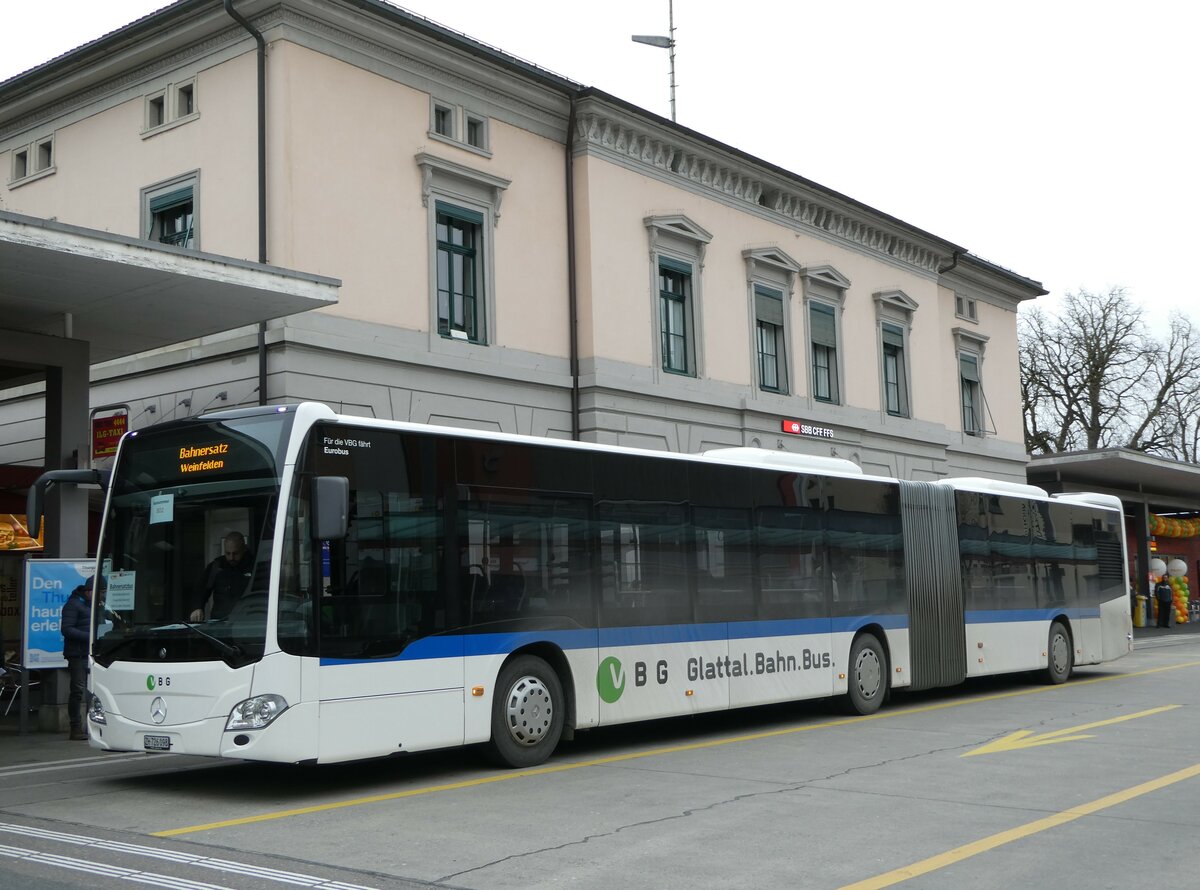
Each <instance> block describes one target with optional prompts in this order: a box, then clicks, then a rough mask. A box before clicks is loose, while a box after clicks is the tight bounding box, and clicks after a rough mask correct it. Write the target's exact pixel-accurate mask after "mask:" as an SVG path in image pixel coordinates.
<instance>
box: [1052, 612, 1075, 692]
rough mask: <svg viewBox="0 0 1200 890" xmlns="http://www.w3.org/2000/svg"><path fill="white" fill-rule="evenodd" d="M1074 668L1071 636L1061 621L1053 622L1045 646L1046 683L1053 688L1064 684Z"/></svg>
mask: <svg viewBox="0 0 1200 890" xmlns="http://www.w3.org/2000/svg"><path fill="white" fill-rule="evenodd" d="M1074 667H1075V650H1074V649H1073V648H1072V645H1071V634H1070V632H1069V631H1068V630H1067V628H1066V627H1065V626H1064V625H1063V623H1062V622H1061V621H1055V622H1054V623H1053V624H1051V625H1050V639H1049V641H1048V642H1047V644H1046V682H1047V683H1050V684H1052V685H1055V686H1057V685H1058V684H1059V683H1066V682H1067V680H1068V679H1069V678H1070V676H1071V671H1072V670H1073V669H1074Z"/></svg>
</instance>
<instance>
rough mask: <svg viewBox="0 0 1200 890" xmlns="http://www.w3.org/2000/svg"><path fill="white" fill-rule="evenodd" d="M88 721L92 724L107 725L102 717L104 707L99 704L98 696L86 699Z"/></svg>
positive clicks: (106, 721)
mask: <svg viewBox="0 0 1200 890" xmlns="http://www.w3.org/2000/svg"><path fill="white" fill-rule="evenodd" d="M88 719H89V720H91V721H92V722H93V723H103V724H105V725H107V724H108V720H107V719H106V718H105V716H104V705H102V704H101V703H100V696H98V695H92V696H89V698H88Z"/></svg>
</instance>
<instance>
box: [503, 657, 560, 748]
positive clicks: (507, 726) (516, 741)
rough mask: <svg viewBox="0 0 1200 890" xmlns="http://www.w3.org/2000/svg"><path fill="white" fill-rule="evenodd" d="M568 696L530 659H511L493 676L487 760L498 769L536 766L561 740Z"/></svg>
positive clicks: (545, 669) (545, 666)
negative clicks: (494, 677) (500, 767)
mask: <svg viewBox="0 0 1200 890" xmlns="http://www.w3.org/2000/svg"><path fill="white" fill-rule="evenodd" d="M565 711H566V697H565V696H564V695H563V689H562V683H561V682H560V681H559V679H558V674H556V673H555V672H554V669H553V668H552V667H550V665H548V664H546V662H544V661H543V660H542V659H540V658H538V657H536V656H534V655H518V656H517V657H516V658H513V659H510V660H509V661H508V662H507V663H506V664H505V665H504V667H503V668H501V669H500V674H499V676H498V677H497V678H496V694H495V696H493V698H492V738H491V741H490V742H489V743H488V747H487V753H488V757H489V759H491V760H492V762H493V763H496V764H498V765H499V766H506V767H513V768H518V769H519V768H522V767H529V766H536V765H537V764H539V763H541V762H542V761H544V760H545V759H546V758H547V757H549V756H550V755H551V754H552V753H554V749H555V748H556V747H557V746H558V741H559V739H560V738H562V731H563V717H564V713H565Z"/></svg>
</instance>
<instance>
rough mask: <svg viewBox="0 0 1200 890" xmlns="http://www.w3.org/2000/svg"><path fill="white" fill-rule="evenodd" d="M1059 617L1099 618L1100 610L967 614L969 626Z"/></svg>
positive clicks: (1007, 611)
mask: <svg viewBox="0 0 1200 890" xmlns="http://www.w3.org/2000/svg"><path fill="white" fill-rule="evenodd" d="M1058 615H1066V616H1067V617H1068V618H1073V619H1075V620H1077V621H1078V620H1080V619H1083V618H1099V617H1100V608H1099V607H1098V606H1092V607H1087V608H1077V609H987V610H980V611H977V612H967V613H966V619H967V624H1001V623H1004V622H1015V621H1049V620H1051V619H1052V618H1055V617H1056V616H1058Z"/></svg>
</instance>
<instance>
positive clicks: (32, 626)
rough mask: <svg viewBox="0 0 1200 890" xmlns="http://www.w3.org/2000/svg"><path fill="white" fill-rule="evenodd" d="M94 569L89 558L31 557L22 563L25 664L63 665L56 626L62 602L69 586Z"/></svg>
mask: <svg viewBox="0 0 1200 890" xmlns="http://www.w3.org/2000/svg"><path fill="white" fill-rule="evenodd" d="M95 571H96V562H95V560H91V559H31V560H29V561H28V562H27V563H26V564H25V622H24V626H23V628H22V631H23V640H22V642H23V644H24V645H23V647H22V648H23V649H24V651H25V667H27V668H61V667H66V666H67V660H66V659H65V658H63V637H62V631H61V630H60V629H59V624H60V622H61V620H62V607H63V603H65V602H66V601H67V598H68V597H70V595H71V591H72V590H74V589H75V588H76V587H78V586H79V585H80V584H83V583H84V582H85V581H88V582H90V581H91V577H92V575H93V574H95Z"/></svg>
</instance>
